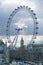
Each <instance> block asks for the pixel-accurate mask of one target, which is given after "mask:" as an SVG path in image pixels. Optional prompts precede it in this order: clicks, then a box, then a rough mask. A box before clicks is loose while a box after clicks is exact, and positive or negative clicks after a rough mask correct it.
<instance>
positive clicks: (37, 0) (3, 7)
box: [0, 0, 43, 35]
mask: <svg viewBox="0 0 43 65" xmlns="http://www.w3.org/2000/svg"><path fill="white" fill-rule="evenodd" d="M19 5H26V6H28V7H30V8H31V9H33V10H34V12H35V13H36V15H37V18H38V22H39V34H40V35H43V0H0V34H5V33H6V32H5V29H6V25H7V20H8V17H9V15H10V14H11V13H12V11H13V10H14V9H15V8H16V7H17V6H19Z"/></svg>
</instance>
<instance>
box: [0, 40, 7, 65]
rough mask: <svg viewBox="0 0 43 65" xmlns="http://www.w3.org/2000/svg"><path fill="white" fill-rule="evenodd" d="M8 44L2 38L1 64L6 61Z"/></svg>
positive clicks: (0, 44) (0, 42) (0, 45)
mask: <svg viewBox="0 0 43 65" xmlns="http://www.w3.org/2000/svg"><path fill="white" fill-rule="evenodd" d="M5 54H6V46H5V44H4V42H3V41H2V40H0V65H2V64H3V63H4V62H5V57H6V55H5Z"/></svg>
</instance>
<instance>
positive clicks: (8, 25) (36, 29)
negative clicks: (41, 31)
mask: <svg viewBox="0 0 43 65" xmlns="http://www.w3.org/2000/svg"><path fill="white" fill-rule="evenodd" d="M22 8H24V9H26V10H28V11H30V14H31V15H32V19H33V22H34V33H33V37H32V39H36V36H37V34H38V28H39V27H38V21H37V17H36V14H35V13H34V12H33V10H31V8H28V6H25V5H23V6H20V7H17V8H16V9H15V10H14V11H12V13H11V14H10V16H9V18H8V21H7V26H6V27H7V29H6V35H7V38H8V39H9V37H10V35H9V34H8V32H9V27H10V25H11V21H12V19H13V17H14V16H15V15H16V13H17V12H18V11H20V10H21V9H22ZM36 25H37V26H36ZM35 26H36V27H35Z"/></svg>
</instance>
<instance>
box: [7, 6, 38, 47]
mask: <svg viewBox="0 0 43 65" xmlns="http://www.w3.org/2000/svg"><path fill="white" fill-rule="evenodd" d="M26 13H27V14H26ZM32 22H33V23H32ZM37 34H38V22H37V17H36V14H35V13H34V11H33V10H31V8H28V6H20V7H17V8H16V9H14V11H12V13H11V14H10V16H9V18H8V21H7V26H6V35H7V40H8V43H11V46H12V47H15V46H16V44H17V40H18V36H19V35H32V38H31V40H30V44H31V43H35V39H36V36H37ZM11 36H14V38H13V41H11ZM13 44H14V46H13Z"/></svg>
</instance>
